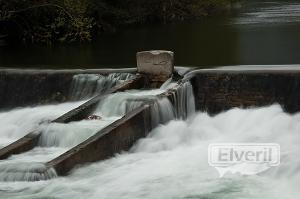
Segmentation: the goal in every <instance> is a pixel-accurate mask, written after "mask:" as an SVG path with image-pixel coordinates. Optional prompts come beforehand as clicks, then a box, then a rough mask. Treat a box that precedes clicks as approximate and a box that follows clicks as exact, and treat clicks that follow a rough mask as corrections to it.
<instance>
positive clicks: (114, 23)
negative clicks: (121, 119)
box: [0, 0, 236, 44]
mask: <svg viewBox="0 0 300 199" xmlns="http://www.w3.org/2000/svg"><path fill="white" fill-rule="evenodd" d="M234 2H236V0H170V1H164V0H151V1H148V0H115V1H107V0H100V1H95V0H80V1H77V0H63V1H57V0H43V1H38V2H37V1H33V0H30V1H26V2H24V1H18V0H12V1H5V2H1V3H0V7H1V9H0V13H1V14H0V27H1V29H0V35H7V36H6V38H5V39H6V40H10V41H14V42H16V43H19V42H25V43H47V44H51V43H55V42H88V41H92V40H94V38H96V37H98V36H99V34H101V33H103V32H107V31H114V30H116V29H118V28H121V27H124V26H130V25H136V24H146V23H147V24H149V23H170V22H174V21H184V20H190V19H197V18H203V17H207V16H211V15H216V14H219V13H223V12H224V11H226V10H228V9H230V8H231V7H232V4H233V3H234Z"/></svg>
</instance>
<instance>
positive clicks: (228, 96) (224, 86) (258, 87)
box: [184, 69, 300, 115]
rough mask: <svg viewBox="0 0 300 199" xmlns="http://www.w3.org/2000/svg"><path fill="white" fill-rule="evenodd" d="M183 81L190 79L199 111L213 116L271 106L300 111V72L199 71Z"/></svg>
mask: <svg viewBox="0 0 300 199" xmlns="http://www.w3.org/2000/svg"><path fill="white" fill-rule="evenodd" d="M184 79H191V82H192V85H193V89H194V93H195V102H196V109H197V110H199V111H204V112H207V113H209V114H211V115H215V114H218V113H220V112H223V111H226V110H229V109H231V108H255V107H262V106H270V105H272V104H280V105H281V107H282V108H283V110H284V111H285V112H287V113H292V114H293V113H296V112H299V111H300V101H299V99H300V70H223V69H222V70H197V71H193V72H191V73H189V74H187V75H186V76H185V78H184Z"/></svg>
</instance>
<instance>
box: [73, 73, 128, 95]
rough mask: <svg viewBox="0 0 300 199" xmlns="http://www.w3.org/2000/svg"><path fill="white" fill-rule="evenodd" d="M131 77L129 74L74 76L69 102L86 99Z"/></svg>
mask: <svg viewBox="0 0 300 199" xmlns="http://www.w3.org/2000/svg"><path fill="white" fill-rule="evenodd" d="M133 77H134V75H133V74H130V73H111V74H108V75H107V76H105V75H99V74H79V75H74V77H73V82H72V85H71V89H70V98H71V100H81V99H88V98H91V97H93V96H95V95H97V94H101V93H104V92H105V91H107V90H108V89H110V88H112V87H114V86H115V85H117V84H119V83H122V82H124V81H125V80H128V79H131V78H133Z"/></svg>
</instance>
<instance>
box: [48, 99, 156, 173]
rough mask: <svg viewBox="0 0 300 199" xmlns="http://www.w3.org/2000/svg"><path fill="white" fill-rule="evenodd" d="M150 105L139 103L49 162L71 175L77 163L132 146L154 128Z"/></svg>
mask: <svg viewBox="0 0 300 199" xmlns="http://www.w3.org/2000/svg"><path fill="white" fill-rule="evenodd" d="M150 114H151V113H150V106H149V105H144V106H142V107H139V108H137V109H135V110H133V111H131V112H129V113H128V114H126V115H125V116H124V117H122V118H121V119H119V120H117V121H115V122H114V123H112V124H111V125H109V126H107V127H105V128H104V129H102V130H100V131H99V132H98V133H96V134H95V135H94V136H92V137H90V138H89V139H87V140H86V141H84V142H82V143H81V144H79V145H77V146H76V147H74V148H72V149H71V150H69V151H68V152H66V153H64V154H62V155H61V156H59V157H57V158H55V159H53V160H51V161H50V162H48V163H46V166H47V168H49V169H50V168H54V169H55V171H56V173H57V174H58V175H67V174H68V172H69V171H70V170H71V169H73V168H74V167H75V166H78V165H82V164H85V163H91V162H95V161H99V160H104V159H107V158H109V157H112V156H113V155H114V154H116V153H119V152H121V151H126V150H129V149H130V147H131V146H132V145H133V144H134V143H135V142H136V141H137V140H138V139H140V138H143V137H145V136H147V134H148V133H149V132H150V130H151V119H150Z"/></svg>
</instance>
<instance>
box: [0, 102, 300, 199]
mask: <svg viewBox="0 0 300 199" xmlns="http://www.w3.org/2000/svg"><path fill="white" fill-rule="evenodd" d="M299 125H300V115H299V114H296V115H289V114H286V113H284V112H283V111H282V109H281V107H280V106H278V105H273V106H270V107H263V108H257V109H247V110H242V109H237V108H236V109H232V110H230V111H227V112H224V113H221V114H219V115H217V116H214V117H211V116H208V115H207V114H206V113H197V114H196V115H194V116H193V117H191V118H189V119H188V120H187V121H181V120H177V121H171V122H170V123H168V124H167V125H164V126H160V127H158V128H157V129H155V130H154V131H153V132H152V133H151V134H150V135H149V136H148V137H147V138H145V139H142V140H140V141H139V142H138V143H137V144H136V145H135V146H134V147H133V148H132V149H131V151H130V152H127V153H123V154H120V155H117V156H116V157H114V158H111V159H109V160H106V161H102V162H98V163H93V164H91V165H88V166H85V167H82V168H79V169H75V170H74V171H73V172H72V173H71V175H70V176H68V177H59V178H55V179H51V180H48V181H39V182H0V193H1V194H0V198H22V199H23V198H24V199H26V198H28V199H29V198H30V199H34V198H56V199H63V198H74V199H76V198H78V199H80V198H89V199H93V198H95V199H96V198H128V199H129V198H130V199H132V198H207V199H216V198H220V199H221V198H222V199H224V198H225V199H226V198H228V199H229V198H244V199H248V198H249V199H252V198H256V199H259V198H261V199H263V198H264V199H265V198H266V199H276V198H278V199H282V198H287V199H289V198H291V199H295V198H299V196H300V192H299V189H298V187H297V186H298V184H297V182H299V180H300V175H299V172H298V171H299V168H298V167H299V160H298V159H299V158H298V155H297V154H299V152H300V148H299V144H298V143H299V141H300V137H299V129H300V126H299ZM228 141H229V142H276V143H279V144H280V145H281V148H282V149H281V150H282V164H281V165H280V166H279V167H278V168H272V169H271V170H269V171H268V172H265V173H262V174H259V175H254V176H241V175H238V174H234V175H233V174H228V175H226V176H225V177H224V178H219V175H218V173H217V171H216V170H215V169H214V168H212V167H210V166H209V165H208V163H207V146H208V144H209V143H212V142H228Z"/></svg>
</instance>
